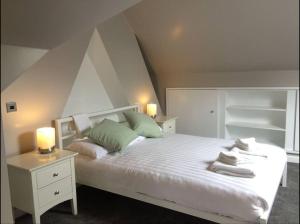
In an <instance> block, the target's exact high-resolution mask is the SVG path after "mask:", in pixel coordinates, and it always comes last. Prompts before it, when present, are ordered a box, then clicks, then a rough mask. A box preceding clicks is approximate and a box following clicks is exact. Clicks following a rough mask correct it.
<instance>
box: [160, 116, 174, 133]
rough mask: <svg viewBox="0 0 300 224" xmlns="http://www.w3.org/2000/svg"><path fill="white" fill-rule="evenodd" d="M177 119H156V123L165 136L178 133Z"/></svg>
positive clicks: (165, 117)
mask: <svg viewBox="0 0 300 224" xmlns="http://www.w3.org/2000/svg"><path fill="white" fill-rule="evenodd" d="M176 119H177V117H168V116H160V117H157V118H155V122H156V123H157V124H158V125H159V126H160V127H161V128H162V130H163V133H164V135H167V134H175V133H176Z"/></svg>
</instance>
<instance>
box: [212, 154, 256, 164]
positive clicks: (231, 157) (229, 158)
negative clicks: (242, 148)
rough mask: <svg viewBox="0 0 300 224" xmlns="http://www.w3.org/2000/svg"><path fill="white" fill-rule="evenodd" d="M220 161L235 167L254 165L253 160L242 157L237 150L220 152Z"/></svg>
mask: <svg viewBox="0 0 300 224" xmlns="http://www.w3.org/2000/svg"><path fill="white" fill-rule="evenodd" d="M218 160H219V161H220V162H222V163H226V164H229V165H233V166H237V165H241V164H247V163H253V160H251V159H250V158H248V157H247V156H245V155H241V154H240V153H239V151H236V150H232V151H226V152H224V151H223V152H220V154H219V157H218Z"/></svg>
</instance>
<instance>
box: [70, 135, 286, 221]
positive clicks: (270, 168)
mask: <svg viewBox="0 0 300 224" xmlns="http://www.w3.org/2000/svg"><path fill="white" fill-rule="evenodd" d="M232 144H233V141H231V140H224V139H215V138H203V137H198V136H190V135H181V134H174V135H169V136H167V137H164V138H156V139H145V140H144V141H142V142H140V143H138V144H134V145H133V146H130V147H129V148H128V149H127V150H125V151H124V152H122V153H118V154H114V155H109V154H108V155H106V156H105V157H103V158H101V159H96V160H93V159H91V158H89V157H86V156H82V155H79V156H78V157H77V159H76V178H77V182H78V183H82V184H86V185H90V186H98V185H99V186H103V185H105V184H107V185H108V186H112V185H113V186H115V187H116V188H118V189H123V190H126V191H127V192H137V193H141V194H144V195H147V196H150V197H154V198H158V199H162V200H167V201H171V202H174V203H177V204H179V205H182V206H184V207H187V208H192V209H196V210H199V211H204V212H211V213H215V214H220V215H224V216H229V217H232V218H235V219H237V220H242V221H249V222H255V221H256V220H257V219H258V218H259V217H260V216H261V215H262V213H263V212H264V211H265V210H267V209H268V208H269V207H270V206H271V205H272V204H273V200H274V198H275V195H276V192H277V188H278V184H279V182H280V179H281V174H282V172H283V170H284V167H285V164H286V160H287V157H286V154H285V152H284V150H283V149H281V148H279V147H276V146H271V145H266V144H261V146H262V147H261V148H262V150H263V151H264V152H265V153H266V154H267V155H268V159H266V161H265V162H264V163H259V165H257V167H256V169H257V170H259V171H258V173H257V175H256V177H254V178H241V177H232V176H226V175H222V174H217V173H214V172H212V171H209V170H208V169H207V168H208V166H209V164H210V162H212V161H214V160H216V159H217V157H218V154H219V152H220V151H222V150H226V149H225V147H227V146H231V145H232Z"/></svg>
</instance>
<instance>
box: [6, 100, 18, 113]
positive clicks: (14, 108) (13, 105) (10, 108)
mask: <svg viewBox="0 0 300 224" xmlns="http://www.w3.org/2000/svg"><path fill="white" fill-rule="evenodd" d="M6 111H7V113H10V112H14V111H17V104H16V102H7V103H6Z"/></svg>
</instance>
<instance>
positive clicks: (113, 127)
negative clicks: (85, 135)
mask: <svg viewBox="0 0 300 224" xmlns="http://www.w3.org/2000/svg"><path fill="white" fill-rule="evenodd" d="M137 137H138V136H137V134H136V133H135V132H134V131H132V130H131V129H130V128H128V127H126V126H125V125H122V124H119V123H117V122H115V121H112V120H108V119H104V120H103V121H102V122H101V123H100V124H98V125H96V126H95V127H93V128H92V129H91V130H90V132H89V138H90V139H91V140H93V141H94V142H95V143H96V144H98V145H101V146H103V147H104V148H106V149H107V150H108V152H116V151H120V150H122V149H124V148H126V146H127V145H128V144H129V143H130V142H131V141H132V140H134V139H136V138H137Z"/></svg>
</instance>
